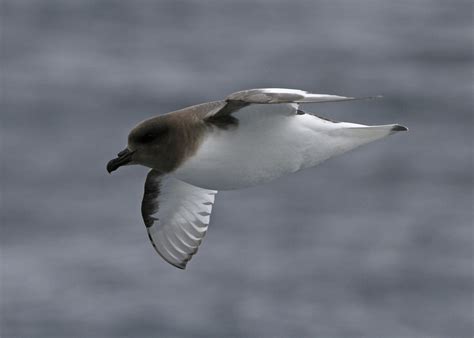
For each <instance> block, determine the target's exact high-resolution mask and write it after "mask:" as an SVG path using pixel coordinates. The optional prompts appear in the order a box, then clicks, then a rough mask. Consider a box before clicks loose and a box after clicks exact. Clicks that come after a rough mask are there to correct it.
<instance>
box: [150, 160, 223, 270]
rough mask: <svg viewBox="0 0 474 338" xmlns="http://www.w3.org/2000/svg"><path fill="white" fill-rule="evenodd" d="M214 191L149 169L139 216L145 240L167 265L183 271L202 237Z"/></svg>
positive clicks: (209, 213) (208, 217)
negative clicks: (145, 231) (144, 232)
mask: <svg viewBox="0 0 474 338" xmlns="http://www.w3.org/2000/svg"><path fill="white" fill-rule="evenodd" d="M216 194H217V191H216V190H208V189H202V188H198V187H196V186H193V185H191V184H188V183H185V182H183V181H180V180H178V179H175V178H173V177H170V176H166V175H162V174H160V173H159V172H158V171H156V170H154V169H152V170H151V171H150V172H149V173H148V176H147V178H146V181H145V192H144V195H143V201H142V216H143V221H144V222H145V226H146V229H147V232H148V237H149V238H150V241H151V243H152V245H153V247H154V248H155V250H156V251H157V252H158V254H159V255H160V256H161V257H162V258H163V259H164V260H165V261H167V262H168V263H170V264H172V265H174V266H176V267H178V268H180V269H184V268H185V267H186V264H187V262H188V261H189V260H190V259H191V257H192V256H193V255H194V254H196V252H197V250H198V247H199V245H200V244H201V242H202V240H203V238H204V236H205V235H206V231H207V227H208V225H209V220H210V215H211V211H212V205H213V204H214V198H215V195H216Z"/></svg>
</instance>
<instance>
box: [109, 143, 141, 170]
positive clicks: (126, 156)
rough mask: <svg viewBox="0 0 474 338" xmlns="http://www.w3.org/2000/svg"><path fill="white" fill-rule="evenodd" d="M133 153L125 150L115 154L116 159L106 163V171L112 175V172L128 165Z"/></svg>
mask: <svg viewBox="0 0 474 338" xmlns="http://www.w3.org/2000/svg"><path fill="white" fill-rule="evenodd" d="M133 153H135V150H134V151H130V150H128V149H127V148H125V149H124V150H122V151H121V152H119V153H118V154H117V158H114V159H113V160H110V161H109V163H107V171H108V172H109V174H110V173H112V171H115V170H117V169H118V168H120V167H121V166H124V165H127V164H130V162H132V155H133Z"/></svg>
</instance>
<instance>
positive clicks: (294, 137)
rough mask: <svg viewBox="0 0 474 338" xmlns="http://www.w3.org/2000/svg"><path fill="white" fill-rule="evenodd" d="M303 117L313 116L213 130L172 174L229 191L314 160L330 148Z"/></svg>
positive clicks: (306, 165)
mask: <svg viewBox="0 0 474 338" xmlns="http://www.w3.org/2000/svg"><path fill="white" fill-rule="evenodd" d="M308 119H316V118H315V117H314V116H309V115H308V116H306V115H302V116H300V115H296V116H295V115H293V116H285V117H281V118H278V119H274V121H271V120H266V121H264V122H265V123H256V124H254V125H246V126H245V125H244V126H239V127H237V128H236V129H234V130H218V129H216V130H214V131H213V132H211V133H210V134H209V135H208V136H207V137H206V138H205V140H204V141H203V143H202V145H201V147H200V148H199V150H198V151H197V152H196V154H195V155H194V156H193V157H191V158H190V159H188V160H187V161H186V162H185V163H183V164H182V166H181V167H180V168H179V169H177V170H176V171H175V172H174V175H175V176H176V177H177V178H178V179H181V180H183V181H185V182H188V183H190V184H193V185H196V186H199V187H203V188H207V189H215V190H230V189H238V188H243V187H248V186H253V185H256V184H260V183H264V182H268V181H271V180H273V179H275V178H278V177H280V176H282V175H285V174H289V173H293V172H295V171H298V170H300V169H303V168H305V167H309V166H313V165H316V164H318V163H319V162H322V161H323V160H325V159H326V158H328V157H330V155H331V152H333V151H334V149H331V146H330V145H326V146H325V145H324V143H326V142H325V141H324V139H325V138H327V137H325V136H324V135H323V134H321V133H318V132H317V131H316V130H315V129H314V128H311V127H312V126H311V123H310V124H308V123H307V122H308ZM318 120H319V119H318ZM269 121H271V123H269ZM310 122H311V121H310ZM324 122H325V121H324ZM313 127H314V126H313ZM316 129H317V128H316ZM323 136H324V137H323Z"/></svg>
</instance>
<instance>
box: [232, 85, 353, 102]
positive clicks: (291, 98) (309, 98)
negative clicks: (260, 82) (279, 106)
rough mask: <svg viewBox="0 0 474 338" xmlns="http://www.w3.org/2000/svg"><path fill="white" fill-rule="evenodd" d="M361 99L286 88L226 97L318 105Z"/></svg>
mask: <svg viewBox="0 0 474 338" xmlns="http://www.w3.org/2000/svg"><path fill="white" fill-rule="evenodd" d="M357 99H360V98H355V97H347V96H339V95H329V94H313V93H308V92H306V91H304V90H299V89H285V88H259V89H248V90H242V91H240V92H235V93H232V94H230V95H229V96H227V97H226V101H227V102H230V101H241V102H247V103H260V104H264V103H310V102H313V103H317V102H335V101H348V100H357Z"/></svg>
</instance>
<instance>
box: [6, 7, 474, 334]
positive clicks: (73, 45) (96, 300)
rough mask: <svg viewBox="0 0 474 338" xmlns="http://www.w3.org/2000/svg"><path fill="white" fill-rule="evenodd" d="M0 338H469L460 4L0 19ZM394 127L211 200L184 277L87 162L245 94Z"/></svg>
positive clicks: (468, 15) (110, 11) (161, 10)
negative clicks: (165, 119)
mask: <svg viewBox="0 0 474 338" xmlns="http://www.w3.org/2000/svg"><path fill="white" fill-rule="evenodd" d="M0 11H1V32H0V36H1V44H2V45H1V94H2V98H1V109H0V111H1V113H0V122H1V139H0V142H1V191H2V193H1V210H2V211H1V215H2V220H1V233H0V243H1V276H0V277H1V279H0V281H1V294H0V303H1V309H0V311H1V313H0V317H1V323H0V330H1V331H0V335H1V337H2V338H3V337H5V338H7V337H472V336H473V334H474V324H473V318H474V309H473V301H474V300H473V294H474V293H473V291H474V288H473V285H474V271H473V263H474V257H473V256H474V254H473V243H474V239H473V236H474V233H473V217H474V216H473V206H472V205H473V204H472V203H473V153H472V149H473V138H472V128H473V96H472V92H473V91H472V90H473V73H472V69H473V65H474V62H473V38H472V37H473V28H474V27H473V12H474V11H473V4H472V2H471V1H462V0H460V1H457V0H455V1H441V0H438V1H436V0H433V1H424V0H419V1H411V0H401V1H390V2H389V1H375V0H362V1H349V0H346V1H342V0H334V1H329V0H326V1H288V0H287V1H281V0H275V1H269V0H268V1H264V0H258V1H247V0H245V1H238V2H237V1H234V2H230V1H217V0H212V1H211V0H206V1H175V0H173V1H171V0H163V1H146V0H137V1H92V0H82V1H59V0H57V1H55V0H43V1H39V0H37V1H34V0H28V1H26V0H5V1H2V4H1V8H0ZM268 86H271V87H288V88H301V89H305V90H311V91H315V92H321V93H334V94H341V95H352V96H368V95H383V96H384V98H383V99H380V100H375V101H360V102H353V103H333V104H319V105H308V106H306V107H305V110H307V111H314V112H317V113H318V114H321V115H323V116H327V117H330V118H332V119H336V120H344V121H351V122H360V123H367V124H379V123H400V124H403V125H406V126H407V127H409V128H410V132H409V133H399V134H397V135H394V136H392V137H389V138H387V139H384V140H381V141H378V142H376V143H373V144H370V145H368V146H365V147H363V148H360V149H358V150H355V151H353V152H351V153H348V154H345V155H344V156H341V157H339V158H335V159H332V160H330V161H328V162H327V163H324V164H323V165H321V166H319V167H316V168H312V169H308V170H305V171H303V172H300V173H297V174H294V175H291V176H287V177H284V178H281V179H279V180H277V181H274V182H271V183H269V184H266V185H262V186H258V187H254V188H249V189H244V190H239V191H232V192H221V193H219V195H218V198H217V201H216V205H215V208H214V212H213V215H212V218H211V226H210V229H209V231H208V234H207V236H206V239H205V241H204V243H203V245H202V246H201V248H200V250H199V253H198V254H197V255H196V256H195V257H194V258H193V259H192V261H191V262H190V263H189V265H188V268H187V270H185V271H181V270H178V269H176V268H174V267H172V266H170V265H168V264H166V263H165V262H163V261H162V260H161V259H160V257H159V256H158V255H156V253H155V252H154V250H153V248H152V247H151V245H150V244H149V242H148V239H147V236H146V233H145V227H144V225H143V224H142V220H141V216H140V212H139V210H140V209H139V208H140V202H141V197H142V189H143V183H144V178H145V175H146V172H147V170H146V169H145V168H140V167H128V168H124V169H122V170H120V171H118V172H117V173H114V175H112V176H110V175H108V174H107V172H106V170H105V164H106V163H107V161H108V160H109V159H111V158H112V157H113V156H114V155H115V154H116V153H117V152H118V151H119V150H121V149H122V148H123V147H124V146H125V144H126V136H127V133H128V131H129V129H131V127H133V126H134V125H135V124H137V123H138V122H139V121H141V120H143V119H145V118H147V117H150V116H153V115H156V114H161V113H165V112H168V111H171V110H175V109H178V108H182V107H185V106H188V105H192V104H196V103H201V102H205V101H210V100H216V99H220V98H222V97H224V96H226V95H227V94H229V93H231V92H233V91H237V90H241V89H246V88H255V87H268Z"/></svg>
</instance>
